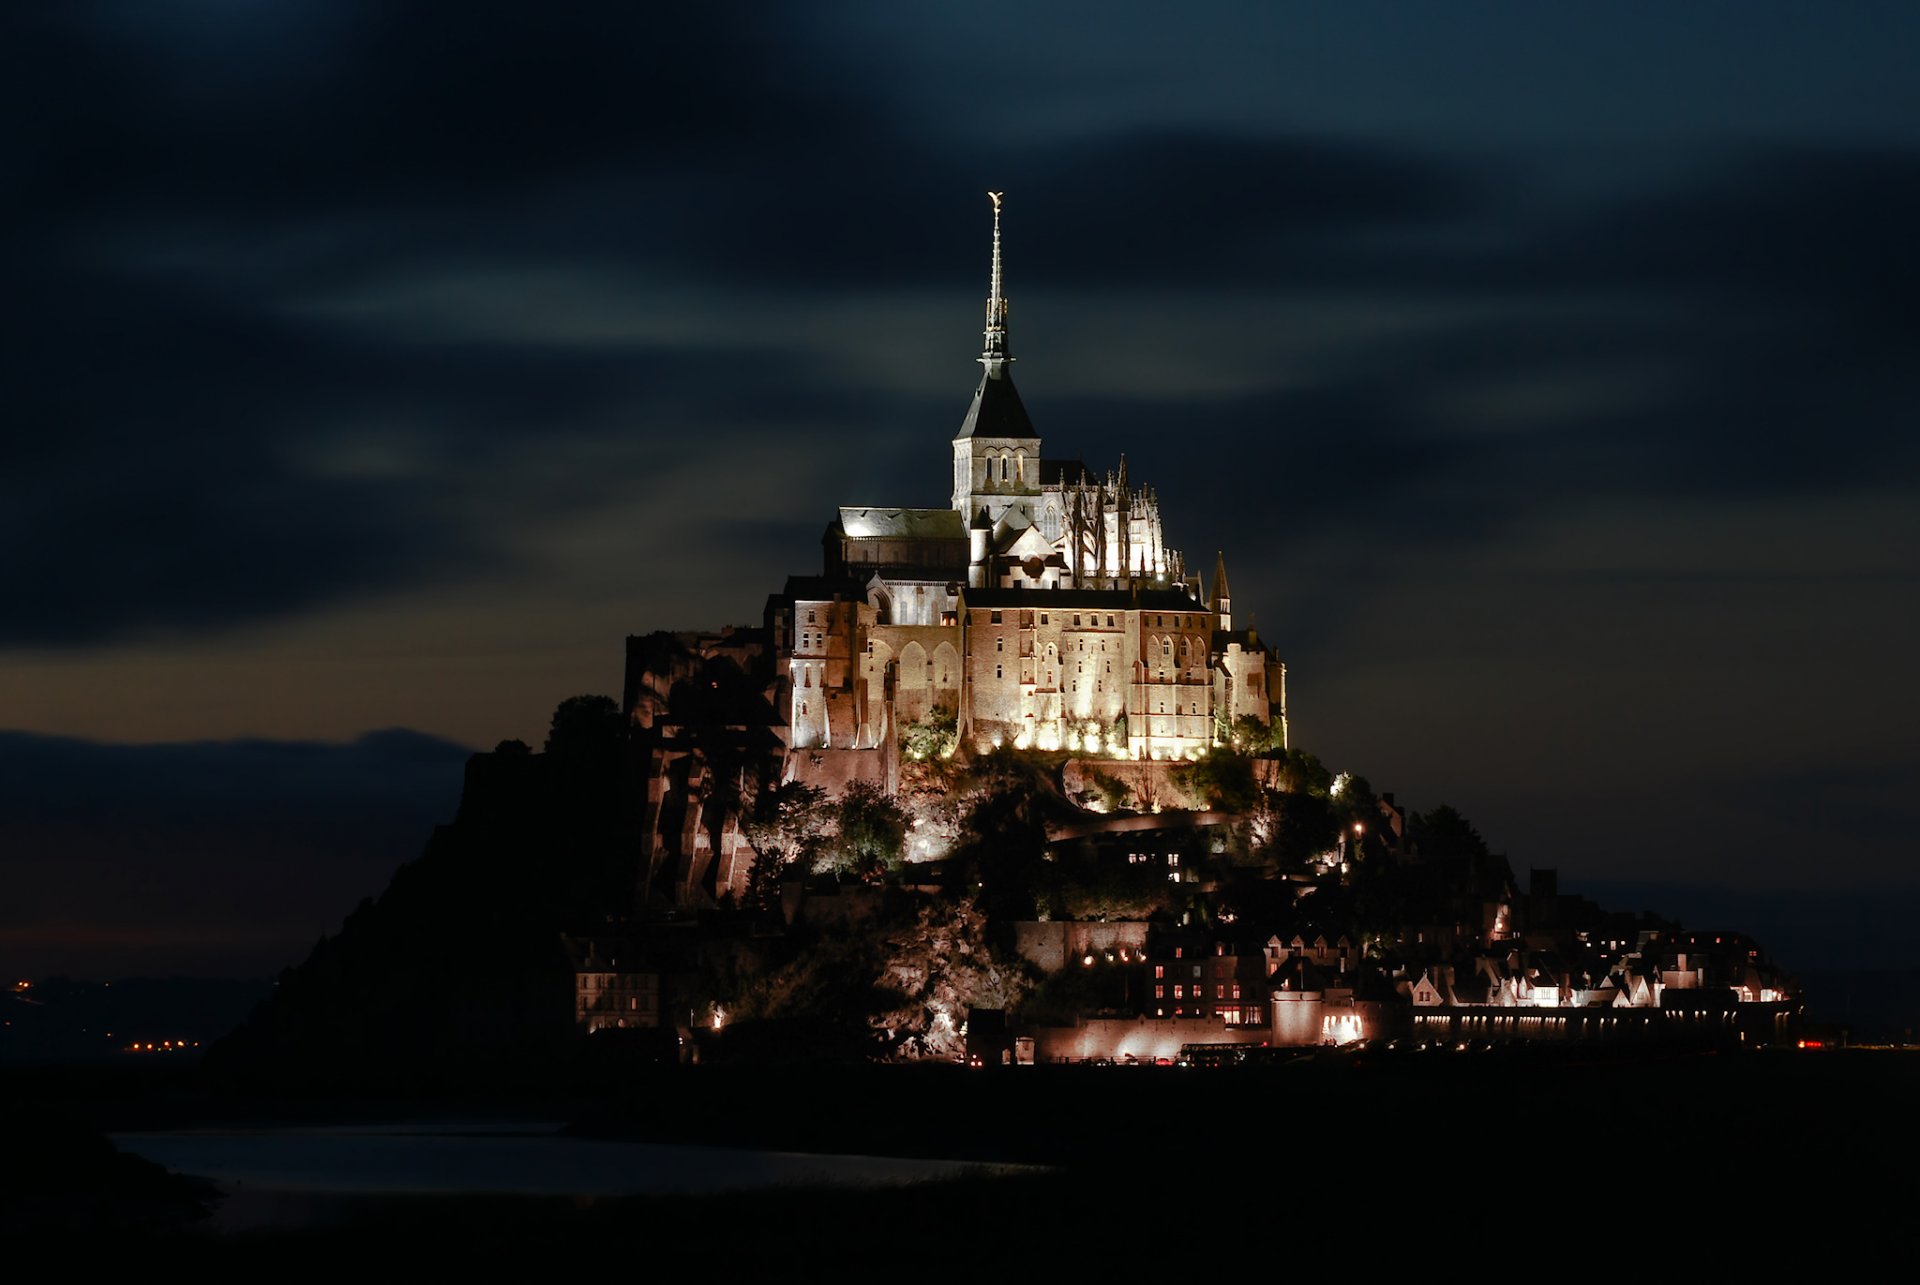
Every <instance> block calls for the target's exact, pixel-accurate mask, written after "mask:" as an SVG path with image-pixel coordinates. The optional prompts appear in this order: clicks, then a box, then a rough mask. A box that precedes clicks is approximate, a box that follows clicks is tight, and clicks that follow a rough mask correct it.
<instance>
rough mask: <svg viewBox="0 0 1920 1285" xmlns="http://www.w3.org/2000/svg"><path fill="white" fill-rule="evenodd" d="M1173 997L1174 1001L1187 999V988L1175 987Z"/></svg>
mask: <svg viewBox="0 0 1920 1285" xmlns="http://www.w3.org/2000/svg"><path fill="white" fill-rule="evenodd" d="M1173 997H1174V998H1175V999H1185V998H1186V997H1187V988H1186V987H1184V986H1175V987H1174V988H1173Z"/></svg>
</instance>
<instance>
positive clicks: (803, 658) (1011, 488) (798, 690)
mask: <svg viewBox="0 0 1920 1285" xmlns="http://www.w3.org/2000/svg"><path fill="white" fill-rule="evenodd" d="M992 195H993V263H992V272H991V277H990V284H989V287H988V292H987V309H986V328H985V335H984V342H983V344H982V347H981V352H980V358H979V361H980V365H981V367H982V371H981V375H980V383H979V386H978V387H977V388H975V390H974V393H973V401H972V404H971V405H970V406H969V407H968V408H967V412H966V415H965V417H964V418H963V419H962V420H961V422H960V427H959V431H958V432H957V433H955V434H954V437H953V477H952V493H951V498H950V502H949V504H948V506H947V507H945V508H898V507H886V506H879V505H848V506H843V507H842V508H840V510H839V511H838V513H837V515H836V516H835V517H834V519H833V521H832V522H831V523H830V524H829V525H828V528H827V532H826V537H825V550H826V559H825V561H826V565H825V566H824V568H823V570H822V574H821V575H819V576H797V577H794V578H793V579H791V580H789V581H788V583H787V586H786V588H785V591H784V592H783V593H780V594H777V595H775V596H774V597H773V599H771V600H770V601H769V603H768V610H767V621H766V624H767V630H768V636H769V640H770V645H771V648H772V651H773V654H774V658H775V672H776V675H777V678H778V682H779V690H778V694H777V696H776V698H775V699H776V706H777V707H778V708H780V709H781V710H782V712H783V713H784V714H785V715H786V720H787V727H788V748H789V750H790V751H791V752H792V754H793V755H794V756H796V757H797V756H799V755H802V754H804V755H807V756H808V758H807V759H806V760H805V761H804V762H800V763H797V764H796V765H795V766H794V767H793V768H790V770H789V772H788V773H787V775H788V776H789V778H792V777H795V776H800V777H805V776H808V775H810V773H809V772H808V771H807V770H806V769H807V768H808V767H813V766H819V765H820V762H821V756H822V755H823V754H827V753H831V752H834V751H848V752H868V753H874V752H877V753H880V754H882V755H885V754H887V753H888V752H889V751H892V750H896V749H897V745H898V743H899V740H900V736H901V733H902V730H903V728H905V727H907V726H909V725H911V724H914V723H917V722H920V721H922V720H928V719H946V718H951V719H952V720H953V722H954V724H955V726H956V731H957V733H958V736H959V738H960V739H961V740H962V741H963V742H965V743H967V744H970V745H972V746H974V747H975V748H977V749H982V750H984V749H988V748H991V747H994V746H998V745H1013V746H1017V747H1022V748H1035V749H1045V750H1069V751H1078V752H1082V753H1089V754H1095V755H1102V756H1111V757H1116V758H1131V759H1142V760H1175V759H1190V758H1195V757H1198V756H1199V755H1200V754H1202V753H1203V752H1205V751H1206V750H1207V748H1208V747H1210V746H1212V745H1213V744H1215V743H1216V742H1217V740H1218V739H1219V738H1221V737H1223V736H1224V735H1225V733H1226V732H1227V730H1228V729H1231V728H1232V727H1233V726H1234V725H1235V724H1236V723H1238V722H1239V720H1242V719H1251V720H1254V721H1255V722H1257V723H1259V724H1262V725H1270V724H1271V723H1272V722H1274V721H1276V720H1277V721H1279V722H1280V724H1281V727H1282V730H1283V734H1284V726H1285V718H1286V700H1285V669H1284V667H1283V666H1282V665H1281V664H1280V663H1279V661H1278V660H1277V659H1274V658H1271V657H1270V656H1269V655H1268V653H1267V651H1266V649H1265V647H1263V646H1262V645H1261V643H1260V640H1259V639H1258V638H1257V637H1256V636H1255V635H1254V633H1253V631H1252V630H1247V629H1240V630H1236V629H1235V628H1234V627H1233V609H1232V598H1231V596H1230V594H1229V592H1228V588H1227V575H1226V566H1225V559H1224V558H1219V559H1217V560H1216V562H1215V564H1214V569H1213V576H1212V582H1211V584H1203V583H1202V580H1201V578H1200V576H1199V575H1197V574H1190V573H1189V572H1188V570H1187V567H1186V564H1185V561H1184V560H1183V559H1182V558H1181V556H1180V554H1179V552H1178V551H1176V550H1174V549H1171V548H1169V547H1168V546H1167V543H1166V538H1165V533H1164V527H1163V525H1162V520H1161V514H1160V506H1159V503H1158V501H1157V500H1156V498H1155V496H1154V493H1153V491H1152V490H1151V489H1149V488H1147V487H1144V486H1139V485H1136V484H1135V483H1134V482H1133V481H1132V480H1131V479H1129V477H1128V476H1127V470H1126V464H1125V461H1124V460H1122V461H1121V462H1120V464H1119V466H1118V467H1117V468H1116V469H1113V470H1110V471H1107V472H1105V473H1095V472H1094V471H1093V470H1092V469H1089V468H1088V467H1087V466H1086V465H1085V464H1084V463H1082V462H1081V461H1080V460H1078V459H1068V458H1049V457H1047V456H1044V455H1043V454H1042V453H1041V445H1040V435H1039V433H1038V432H1037V431H1036V429H1035V428H1034V426H1033V422H1032V421H1031V420H1030V419H1029V418H1028V417H1027V412H1026V408H1025V407H1024V406H1023V405H1022V404H1021V401H1020V393H1019V390H1018V389H1017V388H1016V387H1015V386H1014V381H1013V354H1012V351H1011V347H1010V344H1009V340H1008V332H1007V298H1006V294H1005V292H1004V289H1003V280H1002V275H1001V256H1000V205H1001V201H1000V195H999V194H998V193H994V194H992ZM848 775H852V776H868V775H871V776H875V777H876V778H878V777H879V776H881V775H883V774H881V773H877V772H867V771H861V770H858V769H855V770H854V771H852V772H851V773H848V772H846V770H845V768H844V767H843V768H840V769H837V770H833V769H830V770H828V771H827V772H826V773H824V777H825V778H826V779H829V780H830V779H832V778H844V777H846V776H848ZM888 775H890V774H888Z"/></svg>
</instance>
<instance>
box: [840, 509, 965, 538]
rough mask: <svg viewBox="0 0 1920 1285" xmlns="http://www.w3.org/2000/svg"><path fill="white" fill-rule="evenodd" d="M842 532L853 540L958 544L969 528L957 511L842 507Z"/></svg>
mask: <svg viewBox="0 0 1920 1285" xmlns="http://www.w3.org/2000/svg"><path fill="white" fill-rule="evenodd" d="M840 529H841V530H842V531H844V532H846V534H847V536H848V537H849V538H850V539H854V540H874V539H888V538H893V539H899V538H906V539H914V540H958V541H960V542H962V543H965V541H966V538H967V526H966V522H965V520H964V519H963V518H962V517H961V514H960V511H959V510H958V509H863V508H855V507H852V506H850V505H842V506H841V509H840Z"/></svg>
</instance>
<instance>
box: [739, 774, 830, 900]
mask: <svg viewBox="0 0 1920 1285" xmlns="http://www.w3.org/2000/svg"><path fill="white" fill-rule="evenodd" d="M826 800H827V796H826V794H825V792H823V791H821V790H819V789H817V788H816V787H814V786H811V785H806V784H803V783H802V782H799V781H789V782H787V783H786V784H784V785H769V786H767V787H766V788H764V789H762V790H761V791H760V792H759V793H758V794H756V795H755V796H754V800H753V807H752V808H751V809H750V810H749V811H748V813H747V815H746V818H745V820H744V821H743V822H742V823H741V833H743V834H744V835H745V836H746V840H747V846H748V847H750V848H752V849H753V852H754V862H753V868H752V869H751V870H749V871H748V872H747V895H746V901H747V904H748V905H750V906H753V907H755V908H757V909H760V910H771V909H772V908H773V907H774V905H775V904H776V903H777V902H778V901H779V898H780V882H781V880H782V879H784V878H785V877H786V875H787V873H788V872H789V871H799V872H805V871H807V870H811V869H812V868H813V864H814V862H815V861H816V860H817V859H818V858H819V856H820V854H821V851H822V850H823V849H824V848H825V846H826V842H827V839H828V836H829V832H830V830H831V828H832V821H831V815H830V813H829V810H828V808H827V806H826Z"/></svg>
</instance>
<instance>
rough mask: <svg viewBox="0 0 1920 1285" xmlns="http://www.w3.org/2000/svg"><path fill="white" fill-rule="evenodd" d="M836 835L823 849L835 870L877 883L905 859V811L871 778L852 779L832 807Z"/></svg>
mask: <svg viewBox="0 0 1920 1285" xmlns="http://www.w3.org/2000/svg"><path fill="white" fill-rule="evenodd" d="M833 811H834V814H835V817H836V819H837V821H838V823H839V824H838V831H839V833H838V835H837V836H836V837H835V838H834V840H833V841H832V843H831V844H830V845H829V846H828V849H827V862H828V864H829V866H830V868H831V869H833V870H834V871H835V872H836V873H839V874H841V875H845V876H851V877H852V878H855V879H860V880H863V881H864V882H867V883H879V882H880V881H881V880H882V879H884V878H886V877H887V876H888V875H890V874H897V873H899V870H900V867H901V865H902V864H903V863H904V862H905V861H906V851H907V814H906V813H905V812H903V811H902V810H901V809H900V805H899V804H897V803H895V802H894V801H893V799H892V798H891V797H890V796H889V795H888V794H887V793H886V792H885V791H884V790H882V789H881V788H880V787H879V786H878V785H876V784H874V783H873V782H872V781H855V782H853V783H852V784H850V785H848V786H847V788H846V789H845V790H843V791H841V793H840V799H839V802H837V803H836V804H835V805H834V808H833Z"/></svg>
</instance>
